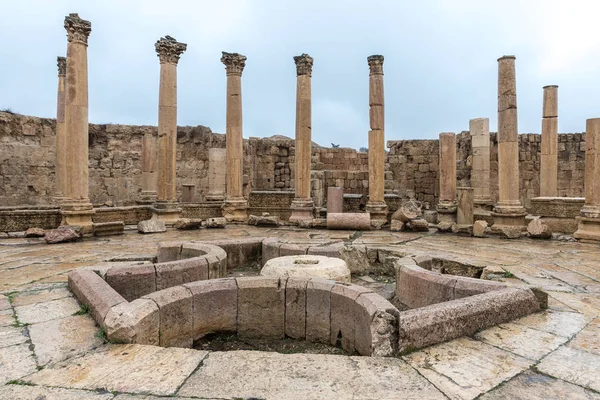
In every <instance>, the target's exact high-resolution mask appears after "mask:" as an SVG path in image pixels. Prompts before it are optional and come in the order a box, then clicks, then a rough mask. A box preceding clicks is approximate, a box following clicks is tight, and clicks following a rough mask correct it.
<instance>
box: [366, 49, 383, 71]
mask: <svg viewBox="0 0 600 400" xmlns="http://www.w3.org/2000/svg"><path fill="white" fill-rule="evenodd" d="M367 62H368V63H369V70H370V71H371V72H370V74H371V75H375V74H378V75H383V56H382V55H379V54H375V55H372V56H369V57H367Z"/></svg>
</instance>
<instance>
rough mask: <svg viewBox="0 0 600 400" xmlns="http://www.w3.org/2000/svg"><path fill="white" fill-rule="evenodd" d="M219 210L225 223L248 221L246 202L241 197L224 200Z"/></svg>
mask: <svg viewBox="0 0 600 400" xmlns="http://www.w3.org/2000/svg"><path fill="white" fill-rule="evenodd" d="M221 209H222V210H223V217H225V219H226V220H227V222H246V220H247V219H248V202H247V201H246V199H245V198H243V197H240V198H232V199H226V200H225V201H224V202H223V205H222V206H221Z"/></svg>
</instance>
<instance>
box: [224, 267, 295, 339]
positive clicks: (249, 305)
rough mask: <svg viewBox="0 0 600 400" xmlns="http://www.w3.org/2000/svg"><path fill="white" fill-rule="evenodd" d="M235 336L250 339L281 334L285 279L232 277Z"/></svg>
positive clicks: (282, 328)
mask: <svg viewBox="0 0 600 400" xmlns="http://www.w3.org/2000/svg"><path fill="white" fill-rule="evenodd" d="M236 281H237V285H238V335H239V336H242V337H250V338H283V337H284V336H285V281H286V279H285V278H281V279H280V278H266V277H251V278H236Z"/></svg>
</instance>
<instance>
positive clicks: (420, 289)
mask: <svg viewBox="0 0 600 400" xmlns="http://www.w3.org/2000/svg"><path fill="white" fill-rule="evenodd" d="M403 261H404V262H403ZM407 261H408V262H412V264H413V265H410V263H407ZM399 263H400V264H399V265H398V266H397V270H396V296H397V297H398V299H399V300H400V302H402V303H403V304H406V305H407V306H409V307H410V308H419V307H425V306H428V305H431V304H436V303H443V302H445V301H449V300H452V299H453V298H454V285H455V284H456V280H457V277H455V276H452V275H442V274H438V273H435V272H430V271H426V270H424V269H422V268H421V267H419V266H417V265H416V264H415V262H414V260H412V259H408V260H407V259H406V258H403V259H401V260H399Z"/></svg>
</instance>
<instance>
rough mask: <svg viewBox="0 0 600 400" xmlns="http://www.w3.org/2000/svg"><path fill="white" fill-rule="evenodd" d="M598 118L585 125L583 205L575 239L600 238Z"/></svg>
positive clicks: (599, 144) (599, 146) (599, 128)
mask: <svg viewBox="0 0 600 400" xmlns="http://www.w3.org/2000/svg"><path fill="white" fill-rule="evenodd" d="M599 176H600V118H592V119H588V120H587V122H586V126H585V183H584V185H585V205H584V206H583V208H582V209H581V216H580V217H578V218H577V220H578V221H579V226H578V228H577V231H576V232H575V233H574V234H573V236H574V237H576V238H577V239H587V240H600V179H598V177H599Z"/></svg>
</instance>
